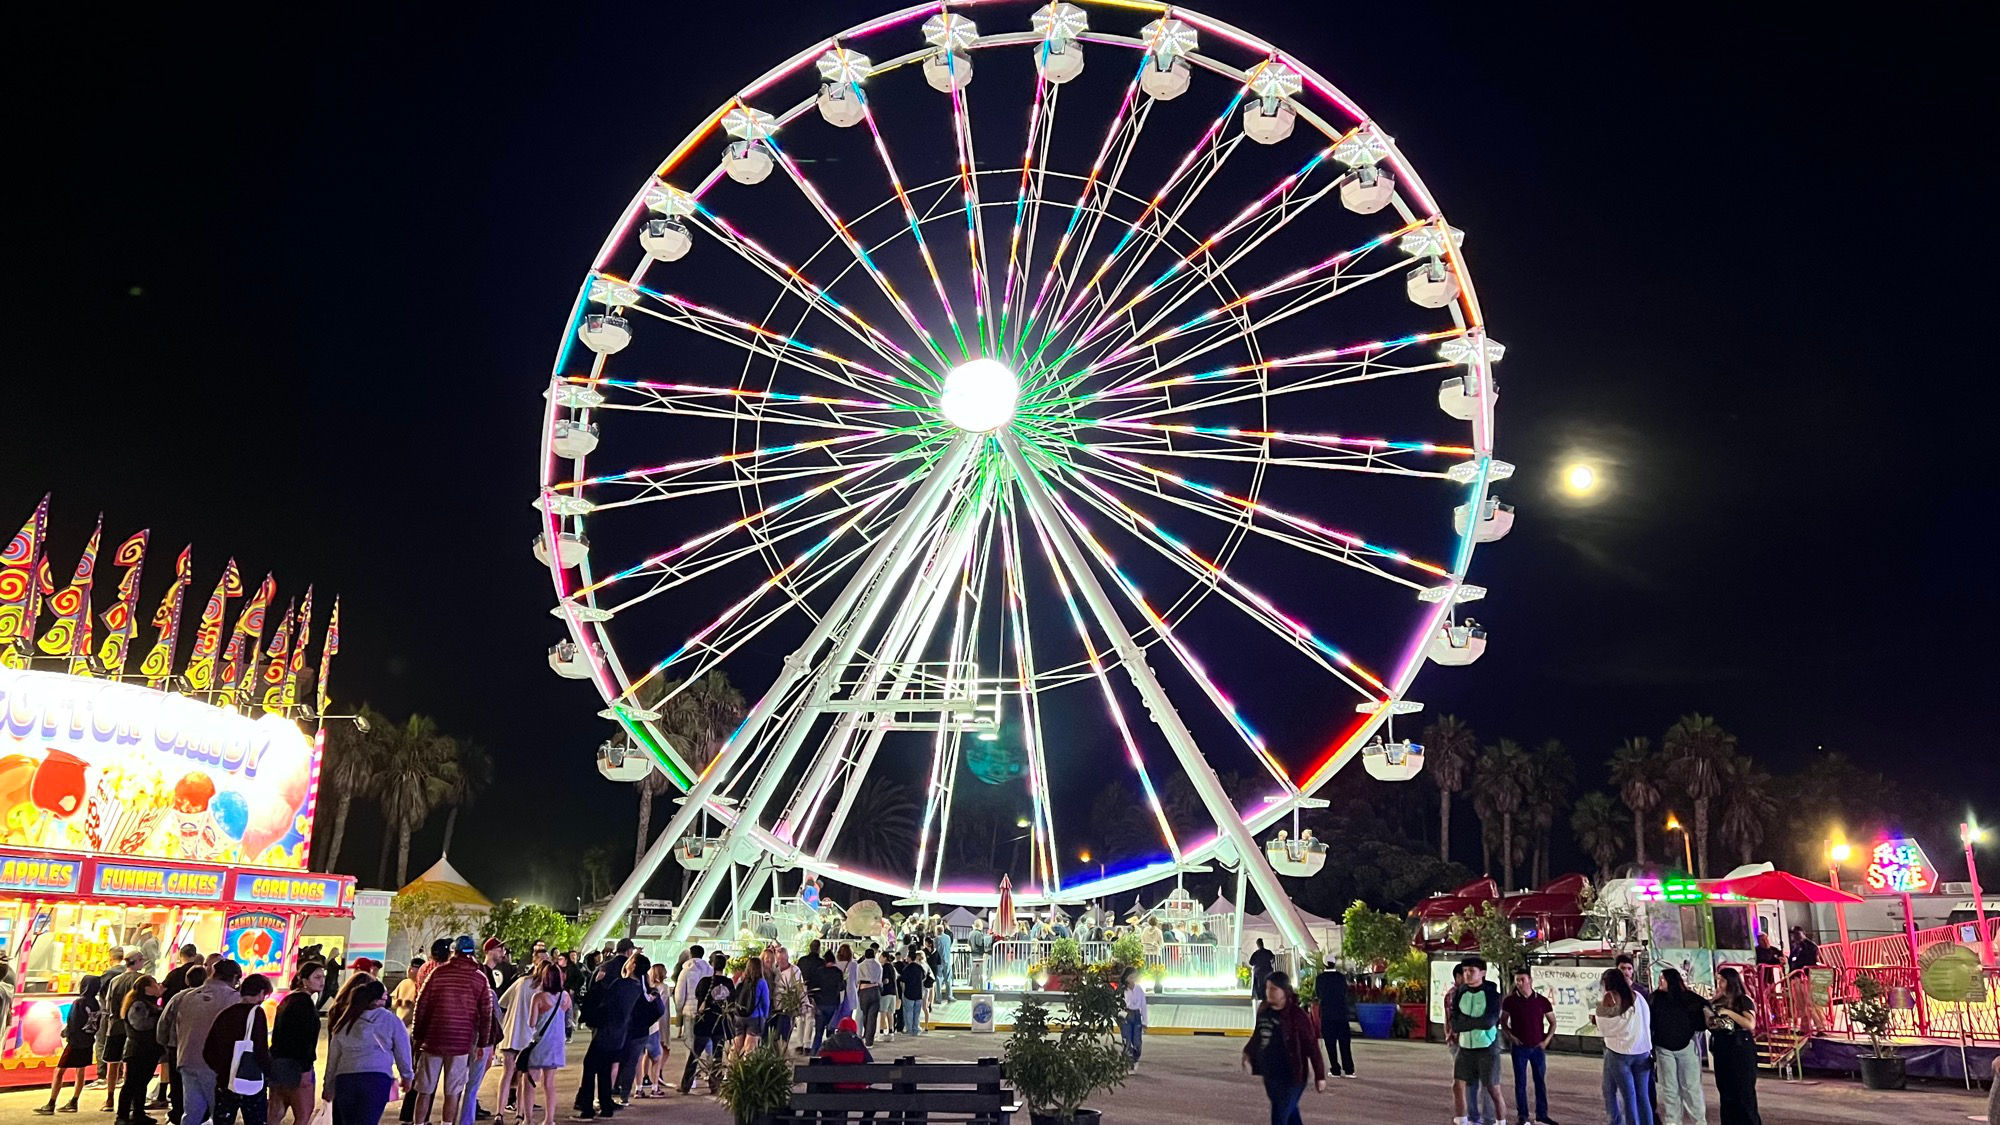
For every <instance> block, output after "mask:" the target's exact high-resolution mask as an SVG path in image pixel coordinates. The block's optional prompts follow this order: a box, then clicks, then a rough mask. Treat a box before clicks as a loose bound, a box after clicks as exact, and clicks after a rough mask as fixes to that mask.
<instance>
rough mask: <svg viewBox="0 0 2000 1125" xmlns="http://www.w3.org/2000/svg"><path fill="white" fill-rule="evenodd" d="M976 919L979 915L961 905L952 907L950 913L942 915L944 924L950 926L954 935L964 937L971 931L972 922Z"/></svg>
mask: <svg viewBox="0 0 2000 1125" xmlns="http://www.w3.org/2000/svg"><path fill="white" fill-rule="evenodd" d="M978 920H979V915H977V914H974V913H973V912H972V911H970V910H967V909H966V908H965V907H963V906H955V907H952V910H951V913H949V914H947V915H945V916H944V924H945V925H947V926H950V927H951V932H952V934H953V935H954V936H956V937H964V936H965V935H966V934H969V933H971V932H972V924H973V923H974V922H977V921H978Z"/></svg>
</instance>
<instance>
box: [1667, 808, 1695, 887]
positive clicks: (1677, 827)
mask: <svg viewBox="0 0 2000 1125" xmlns="http://www.w3.org/2000/svg"><path fill="white" fill-rule="evenodd" d="M1667 831H1669V832H1678V833H1680V834H1681V855H1682V857H1683V858H1685V859H1686V860H1687V872H1688V874H1689V875H1690V876H1692V875H1693V874H1694V845H1693V844H1692V843H1690V842H1689V841H1688V830H1687V829H1685V828H1683V827H1681V818H1680V817H1677V816H1675V815H1674V814H1673V812H1672V811H1671V810H1669V811H1668V812H1667Z"/></svg>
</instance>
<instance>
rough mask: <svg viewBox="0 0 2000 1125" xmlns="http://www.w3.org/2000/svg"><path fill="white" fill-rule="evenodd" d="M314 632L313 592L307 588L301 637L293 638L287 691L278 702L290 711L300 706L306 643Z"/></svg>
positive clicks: (301, 618)
mask: <svg viewBox="0 0 2000 1125" xmlns="http://www.w3.org/2000/svg"><path fill="white" fill-rule="evenodd" d="M312 631H313V591H312V587H311V586H307V587H306V600H305V601H304V602H301V603H300V604H299V635H298V636H296V637H294V638H292V663H291V666H290V667H289V668H287V669H285V689H284V692H283V693H282V694H280V695H279V697H278V700H279V702H280V703H282V704H283V705H284V708H285V710H287V711H289V710H291V709H292V708H293V707H296V706H298V702H299V673H301V672H303V671H305V667H306V642H308V641H310V640H312Z"/></svg>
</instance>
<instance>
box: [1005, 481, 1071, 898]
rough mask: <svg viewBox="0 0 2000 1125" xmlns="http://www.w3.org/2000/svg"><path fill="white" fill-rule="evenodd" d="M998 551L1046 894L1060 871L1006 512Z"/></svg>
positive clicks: (1028, 633)
mask: <svg viewBox="0 0 2000 1125" xmlns="http://www.w3.org/2000/svg"><path fill="white" fill-rule="evenodd" d="M1000 547H1001V554H1002V561H1003V563H1004V567H1003V569H1004V572H1005V574H1006V604H1007V611H1008V618H1009V622H1008V624H1009V627H1010V632H1011V634H1012V636H1013V641H1014V644H1013V649H1014V667H1015V673H1016V675H1017V676H1018V677H1019V679H1020V691H1019V695H1020V707H1021V743H1022V746H1021V749H1022V751H1023V752H1024V754H1025V756H1026V758H1027V760H1028V793H1029V795H1030V797H1031V798H1032V800H1033V804H1034V828H1033V830H1032V831H1033V838H1032V839H1030V841H1029V843H1030V845H1031V849H1030V850H1031V852H1033V853H1035V854H1038V855H1039V857H1040V859H1039V863H1038V864H1036V866H1038V867H1039V868H1040V873H1041V876H1042V884H1041V885H1042V889H1043V891H1044V892H1045V893H1046V892H1047V891H1048V890H1049V889H1050V888H1058V889H1059V888H1060V887H1061V886H1062V867H1061V865H1060V864H1059V863H1058V862H1057V860H1056V856H1057V855H1058V854H1059V850H1058V843H1057V840H1056V834H1055V833H1056V829H1055V819H1054V814H1053V810H1052V802H1051V801H1050V799H1049V766H1048V762H1047V760H1046V759H1045V758H1044V757H1043V754H1042V708H1041V697H1040V695H1039V694H1038V693H1037V692H1036V691H1035V647H1034V632H1033V629H1032V628H1031V627H1030V625H1029V624H1028V593H1027V584H1026V581H1025V580H1024V577H1023V575H1022V572H1021V545H1020V529H1019V528H1018V527H1017V526H1016V522H1015V520H1014V518H1013V517H1012V515H1011V513H1010V514H1008V516H1007V518H1005V519H1003V520H1001V523H1000Z"/></svg>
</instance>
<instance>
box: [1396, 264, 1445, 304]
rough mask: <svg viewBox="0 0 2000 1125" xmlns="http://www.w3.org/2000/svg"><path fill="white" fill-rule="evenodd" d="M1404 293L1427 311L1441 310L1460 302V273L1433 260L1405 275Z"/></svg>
mask: <svg viewBox="0 0 2000 1125" xmlns="http://www.w3.org/2000/svg"><path fill="white" fill-rule="evenodd" d="M1403 292H1404V293H1406V294H1408V295H1409V298H1410V300H1411V301H1412V302H1414V303H1416V304H1417V305H1420V306H1422V307H1424V308H1427V309H1441V308H1443V307H1445V306H1446V305H1449V304H1451V303H1452V302H1453V301H1456V300H1458V273H1457V272H1456V271H1454V270H1452V269H1450V268H1449V267H1447V266H1446V265H1445V264H1444V262H1443V261H1442V260H1441V259H1438V258H1432V259H1431V260H1430V261H1428V262H1423V263H1420V264H1419V265H1418V266H1417V268H1415V269H1413V270H1411V271H1410V272H1409V273H1407V274H1404V275H1403Z"/></svg>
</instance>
